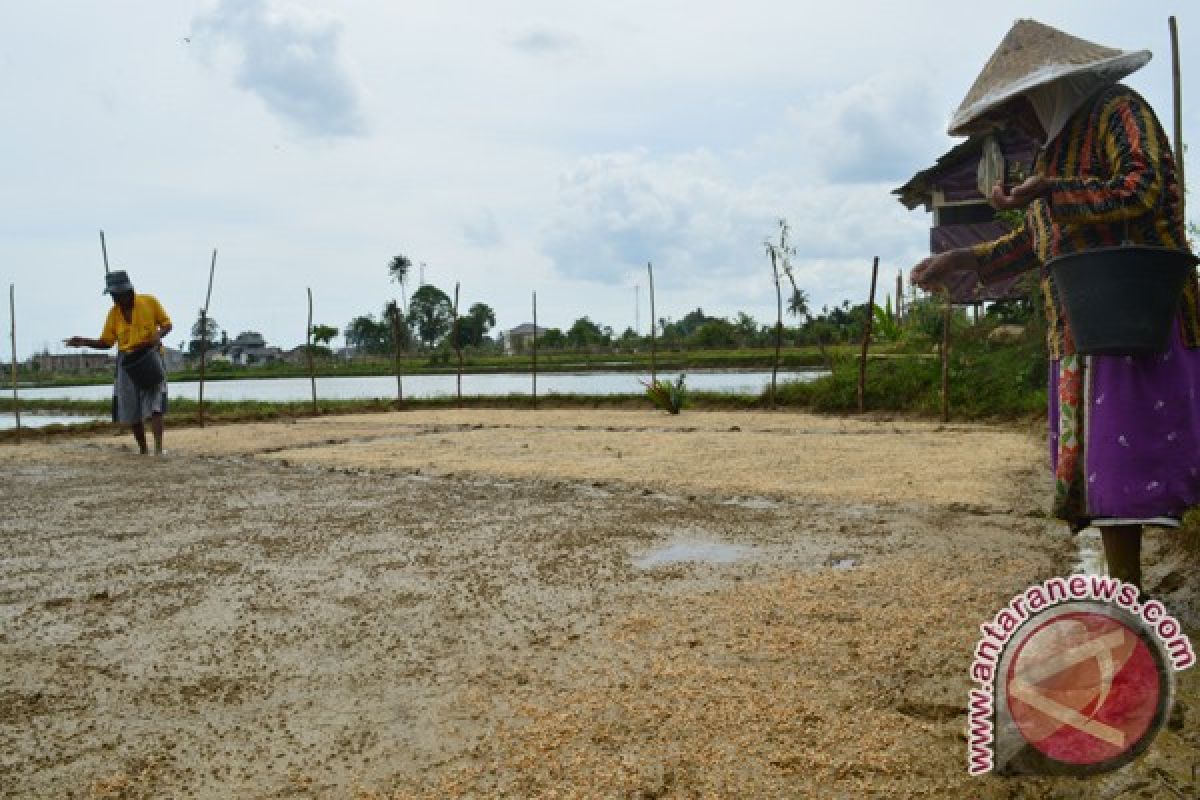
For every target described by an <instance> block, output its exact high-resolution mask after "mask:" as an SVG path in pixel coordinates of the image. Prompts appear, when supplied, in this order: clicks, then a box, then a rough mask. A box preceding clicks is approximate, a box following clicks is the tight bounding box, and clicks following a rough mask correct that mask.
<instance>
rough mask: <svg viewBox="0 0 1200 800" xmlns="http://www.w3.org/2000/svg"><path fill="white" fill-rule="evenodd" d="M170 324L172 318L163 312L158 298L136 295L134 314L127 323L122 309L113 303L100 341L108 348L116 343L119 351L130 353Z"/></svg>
mask: <svg viewBox="0 0 1200 800" xmlns="http://www.w3.org/2000/svg"><path fill="white" fill-rule="evenodd" d="M170 324H171V318H170V317H168V316H167V312H166V311H163V307H162V305H161V304H160V303H159V302H158V298H157V297H155V296H154V295H152V294H135V295H134V296H133V313H131V314H130V315H129V321H128V322H126V321H125V315H124V314H122V313H121V309H120V307H118V306H117V304H116V303H113V307H112V308H111V309H109V311H108V319H106V320H104V332H103V333H101V334H100V341H102V342H104V344H105V345H106V346H108V347H111V346H112V344H113V342H116V343H117V349H118V350H120V351H121V352H123V353H128V352H129V351H130V350H136V349H138V348H139V347H141V346H143V345H145V344H146V343H147V342H148V341H150V340H151V339H152V338H154V335H155V334H156V333H157V332H158V328H159V327H160V326H162V325H170Z"/></svg>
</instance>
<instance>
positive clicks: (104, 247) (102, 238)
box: [100, 231, 109, 275]
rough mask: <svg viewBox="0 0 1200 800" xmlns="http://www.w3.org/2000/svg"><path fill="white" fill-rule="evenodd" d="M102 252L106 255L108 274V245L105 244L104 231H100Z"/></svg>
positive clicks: (105, 271) (105, 270) (105, 261)
mask: <svg viewBox="0 0 1200 800" xmlns="http://www.w3.org/2000/svg"><path fill="white" fill-rule="evenodd" d="M100 252H101V253H102V254H103V255H104V274H105V275H107V274H108V272H109V270H108V246H107V245H105V244H104V231H100Z"/></svg>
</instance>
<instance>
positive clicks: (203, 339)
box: [199, 247, 217, 428]
mask: <svg viewBox="0 0 1200 800" xmlns="http://www.w3.org/2000/svg"><path fill="white" fill-rule="evenodd" d="M216 269H217V248H215V247H214V248H213V254H212V263H211V264H209V265H208V291H207V292H206V293H205V295H204V308H202V309H201V310H200V402H199V415H200V427H201V428H203V427H204V362H205V361H207V360H208V304H209V302H210V301H211V300H212V285H213V273H214V272H215V271H216Z"/></svg>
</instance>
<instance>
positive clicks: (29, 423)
mask: <svg viewBox="0 0 1200 800" xmlns="http://www.w3.org/2000/svg"><path fill="white" fill-rule="evenodd" d="M104 419H106V418H105V417H96V416H85V415H75V414H35V413H33V412H24V413H22V414H21V427H22V428H45V427H46V426H48V425H79V424H81V423H84V422H99V421H101V420H104ZM15 427H17V418H16V416H15V415H14V414H0V430H12V429H13V428H15Z"/></svg>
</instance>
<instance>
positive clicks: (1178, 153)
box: [1167, 16, 1187, 216]
mask: <svg viewBox="0 0 1200 800" xmlns="http://www.w3.org/2000/svg"><path fill="white" fill-rule="evenodd" d="M1167 25H1168V26H1169V27H1170V29H1171V92H1172V94H1173V95H1174V99H1175V172H1176V174H1177V175H1178V176H1179V214H1180V216H1183V212H1184V199H1185V198H1186V197H1187V192H1186V191H1185V182H1184V179H1183V161H1184V159H1183V77H1182V70H1181V69H1180V67H1179V26H1178V25H1176V24H1175V17H1174V16H1171V17H1168V18H1167Z"/></svg>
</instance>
